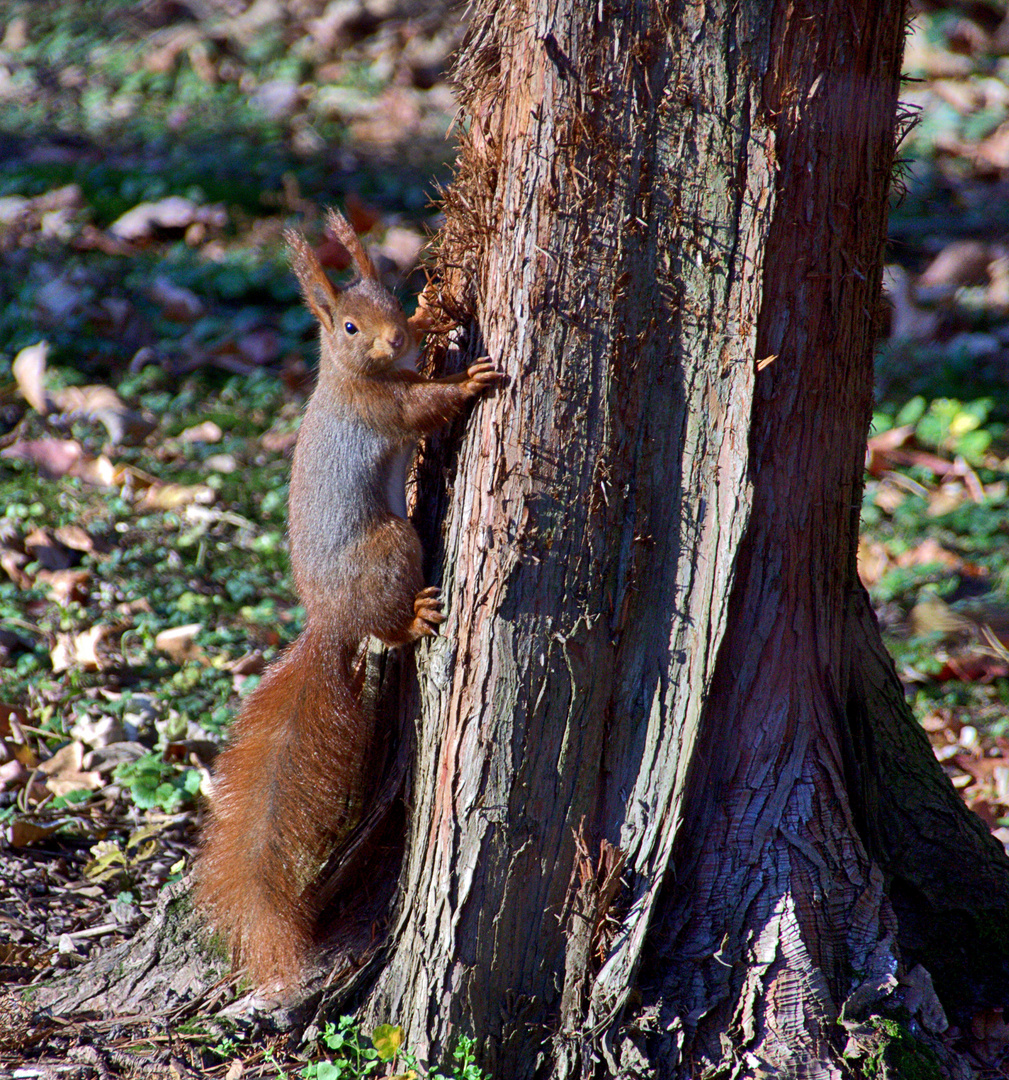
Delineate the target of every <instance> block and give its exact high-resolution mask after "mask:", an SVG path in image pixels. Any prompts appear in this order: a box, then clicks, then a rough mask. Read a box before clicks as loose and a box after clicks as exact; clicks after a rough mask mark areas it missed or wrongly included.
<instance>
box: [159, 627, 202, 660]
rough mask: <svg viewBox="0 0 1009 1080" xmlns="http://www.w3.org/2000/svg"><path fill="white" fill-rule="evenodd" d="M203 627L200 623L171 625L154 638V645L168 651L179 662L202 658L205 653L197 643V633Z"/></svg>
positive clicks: (165, 651)
mask: <svg viewBox="0 0 1009 1080" xmlns="http://www.w3.org/2000/svg"><path fill="white" fill-rule="evenodd" d="M202 629H203V626H202V625H201V624H200V623H189V624H187V625H186V626H173V627H170V628H169V629H168V630H162V631H161V633H160V634H158V636H157V637H156V638H155V639H154V647H155V648H156V649H160V650H161V651H162V652H164V653H167V654H168V655H169V656H170V657H171V658H172V659H173V660H174V661H175V662H176V663H178V664H181V663H183V662H184V661H186V660H202V659H203V658H204V655H205V654H204V652H203V650H202V649H201V648H200V646H199V645H197V644H196V635H197V634H198V633H199V632H200V631H201V630H202Z"/></svg>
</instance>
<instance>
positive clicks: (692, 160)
mask: <svg viewBox="0 0 1009 1080" xmlns="http://www.w3.org/2000/svg"><path fill="white" fill-rule="evenodd" d="M472 18H473V26H472V30H471V33H470V38H469V41H468V45H467V47H466V51H465V54H464V56H463V60H462V63H461V68H460V80H461V88H462V100H463V109H464V115H465V117H466V120H467V123H468V126H467V128H466V134H465V137H464V139H463V149H462V157H461V162H460V169H459V173H458V176H457V179H456V182H455V184H454V185H453V187H452V188H451V189H450V191H449V192H448V193H447V199H446V211H447V222H446V227H445V232H444V239H443V241H442V248H441V264H442V266H441V268H442V274H441V279H440V294H441V295H440V301H441V304H442V306H443V307H444V308H445V309H446V310H447V311H448V312H449V313H450V314H452V315H453V316H455V317H457V318H461V319H462V320H463V321H464V322H465V323H467V325H469V326H470V329H471V331H472V332H471V334H470V340H469V344H468V348H469V350H470V351H471V355H476V354H477V353H478V352H481V351H485V352H487V353H489V354H490V355H491V356H493V357H494V358H495V359H496V361H497V362H498V363H499V364H500V365H501V366H502V367H503V368H504V369H505V370H506V371H507V372H508V374H509V376H510V379H511V382H510V384H509V385H508V387H507V388H506V389H505V390H503V391H501V392H499V393H498V394H497V396H496V398H495V399H494V400H492V401H487V402H484V403H482V404H481V405H479V406H478V408H477V414H476V416H475V417H474V418H473V419H472V420H471V422H470V427H469V429H468V433H467V436H466V439H465V442H464V444H463V448H462V451H461V454H460V457H459V460H458V463H457V474H456V477H455V483H454V490H453V491H452V493H451V497H450V498H449V499H448V517H447V526H446V529H445V532H444V534H443V535H442V536H441V537H439V536H438V535H437V534H435V533H434V530H433V529H432V528H430V527H429V530H428V531H429V534H430V535H429V545H428V546H429V548H430V547H432V546H435V547H437V546H438V544H439V540H440V542H441V543H440V550H439V555H440V559H441V564H442V566H443V574H444V579H443V580H444V586H445V589H446V594H447V595H448V596H449V597H450V606H449V616H450V618H449V622H448V623H447V624H446V626H445V628H444V633H443V636H442V637H441V639H440V640H438V641H437V642H435V643H434V644H433V645H431V646H429V647H428V648H427V649H426V650H425V651H424V652H423V654H419V657H418V667H419V669H420V680H419V681H420V686H419V694H418V709H419V712H420V720H419V730H418V740H417V760H416V764H415V774H414V781H413V787H412V797H411V816H410V822H409V826H408V828H409V833H408V846H407V855H406V861H405V863H404V869H403V876H402V878H401V899H400V903H399V907H398V917H397V920H396V922H395V924H394V927H393V931H392V934H391V939H390V940H391V953H390V956H389V960H388V963H387V964H386V966H385V967H384V969H383V971H382V973H381V975H380V977H379V979H378V981H377V984H376V986H375V988H374V989H373V991H372V994H371V997H370V999H369V1002H368V1006H367V1011H368V1013H369V1014H370V1016H371V1017H372V1018H373V1019H374V1020H376V1021H389V1020H393V1021H395V1022H399V1023H403V1024H404V1025H405V1026H406V1027H407V1029H408V1037H409V1038H410V1039H411V1040H412V1042H413V1044H414V1045H417V1046H419V1047H420V1048H421V1049H422V1051H423V1050H424V1049H425V1045H424V1044H425V1041H427V1040H429V1041H430V1045H429V1046H428V1047H427V1048H426V1049H427V1052H428V1053H429V1054H437V1053H438V1052H440V1051H443V1050H444V1049H445V1048H446V1046H447V1045H449V1044H450V1043H451V1040H452V1036H453V1033H454V1032H456V1031H458V1030H460V1029H463V1030H470V1031H472V1032H473V1033H475V1034H476V1036H477V1037H478V1039H479V1040H480V1042H481V1046H482V1047H483V1048H484V1056H485V1063H486V1065H487V1066H488V1067H489V1068H490V1069H491V1070H492V1071H493V1072H494V1073H495V1075H497V1076H499V1077H509V1078H518V1077H531V1076H570V1075H582V1076H593V1075H608V1074H619V1075H628V1076H630V1075H658V1076H681V1075H694V1074H695V1072H697V1071H700V1069H702V1068H704V1067H721V1068H724V1069H726V1070H728V1071H731V1070H733V1069H735V1070H737V1071H742V1072H744V1073H745V1072H752V1071H754V1070H757V1069H761V1068H762V1069H765V1070H779V1071H781V1072H782V1073H783V1074H785V1075H810V1076H833V1075H839V1072H838V1065H837V1064H836V1062H837V1060H838V1056H839V1053H840V1051H841V1050H842V1049H843V1045H842V1044H840V1043H839V1042H838V1038H839V1036H842V1037H843V1034H844V1031H843V1029H842V1028H841V1027H839V1026H838V1023H837V1021H838V1018H839V1017H841V1018H842V1019H843V1020H845V1022H846V1023H848V1024H849V1026H850V1025H851V1024H853V1023H855V1021H856V1020H857V1019H858V1015H859V1013H860V1012H864V1011H865V1009H866V1007H867V1006H868V1005H870V1004H872V1003H873V1002H878V1000H879V999H881V998H883V997H885V996H886V995H888V994H890V993H891V991H892V990H893V988H894V985H895V981H894V978H893V975H894V973H895V972H897V971H898V970H900V968H899V965H900V954H899V951H898V942H897V931H898V924H897V921H896V919H895V915H894V906H896V908H897V911H898V913H899V914H900V915H901V923H900V931H901V933H902V934H904V933H905V931H906V932H907V933H906V936H907V937H908V944H909V948H910V950H911V954H912V958H914V959H924V960H925V961H926V962H929V961H932V960H934V959H935V958H934V952H933V950H932V948H931V946H934V945H935V936H936V935H935V932H934V930H931V931H930V930H929V929H928V923H929V914H928V913H929V907H930V905H932V910H933V911H934V910H935V907H934V905H936V904H939V905H940V906H942V907H944V908H945V909H947V910H948V911H952V910H957V909H961V910H962V911H963V914H964V918H965V920H966V922H965V923H964V924H963V926H962V927H959V928H958V929H962V930H963V931H964V936H963V943H964V945H965V946H966V945H967V944H968V943H969V944H970V945H971V946H972V947H973V948H974V949H975V950H976V948H977V945H976V943H975V942H974V941H972V940H971V939H970V934H969V930H970V925H968V924H970V920H971V918H974V917H975V916H970V915H968V912H969V911H970V910H971V909H974V910H976V909H977V908H978V907H979V906H980V907H983V908H985V909H986V910H985V911H984V912H982V913H981V916H980V917H982V918H983V917H990V916H994V917H996V918H997V919H998V920H1000V922H999V925H1000V926H1001V927H1003V928H1004V927H1005V926H1006V925H1007V924H1006V914H1007V911H1006V902H1005V900H1004V899H1001V898H1002V897H1004V896H1006V895H1007V885H1009V875H1007V862H1006V860H1005V858H1004V857H1003V856H1002V854H1001V852H1000V850H999V848H998V845H997V844H995V843H994V841H991V839H990V838H989V837H988V836H987V835H986V833H985V832H984V830H983V828H981V827H980V826H979V824H975V823H973V822H972V821H970V820H969V815H968V814H967V812H966V811H965V810H963V808H962V806H960V804H959V803H958V802H956V800H955V795H954V794H953V793H952V790H951V789H950V787H949V784H948V783H947V782H946V780H945V778H944V777H943V776H942V773H941V771H940V770H939V768H938V766H937V765H936V763H935V761H934V759H933V758H932V756H931V753H930V751H929V749H928V746H927V742H926V741H925V740H924V738H923V737H922V736H921V734H920V732H917V733H916V732H915V730H914V727H913V721H912V720H911V719H910V716H909V714H908V712H907V709H906V706H905V705H904V703H903V698H902V696H901V694H900V688H899V684H898V683H897V681H896V678H895V676H894V674H893V670H892V666H891V665H889V662H888V660H887V659H886V657H885V653H883V652H882V650H881V646H880V643H879V635H878V630H877V628H876V626H875V622H874V620H873V618H872V615H871V611H870V610H869V609H868V607H867V602H866V599H865V597H864V594H863V592H862V591H861V587H860V585H859V584H858V581H857V577H856V571H855V550H856V544H857V526H858V511H859V507H860V502H861V490H862V467H863V454H864V446H865V435H866V430H867V425H868V419H869V413H870V404H871V394H872V351H873V343H874V337H875V334H876V329H877V317H876V315H877V309H878V304H879V287H880V274H881V266H882V250H883V239H884V236H885V225H886V202H887V193H888V188H889V181H890V175H891V170H892V167H893V154H894V134H893V133H894V120H895V109H896V95H897V87H898V76H899V61H900V51H901V37H902V30H903V3H902V2H901V0H884V2H877V0H856V2H855V3H849V2H845V3H839V2H828V3H819V4H814V3H812V2H799V3H785V2H783V0H779V2H776V3H773V4H772V3H764V2H762V0H743V2H742V3H737V4H734V5H730V4H727V3H715V4H709V5H704V4H694V3H683V4H669V5H662V4H658V3H644V2H643V3H639V4H635V5H607V4H602V5H584V4H577V3H575V2H574V0H566V2H564V3H558V2H556V0H550V2H547V0H530V3H528V4H527V5H521V6H520V7H516V6H514V5H499V4H492V3H490V2H487V0H484V2H480V3H478V4H477V5H476V9H475V11H474V13H473V15H472ZM433 456H434V467H432V461H431V460H430V459H429V460H428V461H427V462H426V463H425V464H424V466H423V467H422V469H421V472H420V477H421V485H420V486H421V492H422V501H423V500H424V499H425V498H426V499H427V505H428V506H429V507H431V506H436V505H437V502H438V500H437V498H436V496H435V494H434V493H435V491H436V489H437V487H438V485H439V484H440V483H441V482H442V479H443V477H442V473H441V472H440V471H439V468H438V466H439V464H440V463H439V461H438V456H437V453H435V454H434V455H433ZM435 516H437V515H435ZM905 755H906V756H905ZM882 770H887V771H886V772H883V771H882ZM890 770H893V771H892V772H891V771H890ZM897 775H899V776H900V777H901V779H902V780H903V781H906V783H899V784H898V783H896V782H895V779H896V776H897ZM936 821H946V823H947V834H948V833H949V831H950V830H952V832H953V833H954V834H955V835H956V837H957V838H958V840H957V844H958V848H954V847H953V845H951V844H950V843H948V842H947V840H946V839H945V838H944V837H943V836H941V835H940V836H938V837H936V836H934V835H933V836H931V839H930V844H931V848H932V850H931V853H930V855H931V856H932V857H934V859H935V860H936V862H935V863H933V864H932V865H926V864H924V863H923V861H922V859H921V856H920V851H921V849H920V848H919V847H918V846H917V841H918V839H919V838H920V836H921V835H922V834H925V835H928V834H929V830H930V828H932V827H934V823H935V822H936ZM912 830H914V831H913V832H912ZM965 853H969V855H968V858H969V859H970V860H971V861H970V862H969V863H968V864H966V866H965V865H962V864H961V865H960V866H959V867H957V868H956V869H952V864H951V863H950V861H949V860H950V859H960V858H963V857H964V855H965ZM940 864H942V865H945V866H947V868H948V869H947V870H946V871H943V870H941V868H940ZM975 872H976V873H975ZM972 874H973V876H971V875H972ZM953 876H958V877H959V884H958V885H957V888H956V891H955V896H954V897H952V898H949V896H948V894H947V893H946V892H945V889H944V882H945V881H946V879H947V878H949V877H953ZM888 887H889V888H890V889H891V890H892V891H893V893H894V903H893V904H891V902H890V899H889V898H888V896H887V889H888ZM944 898H945V899H944ZM979 901H983V903H980V905H979ZM939 917H940V918H941V917H942V916H939ZM1005 957H1006V951H1005V949H1004V948H1002V949H993V950H992V952H991V954H990V955H989V957H988V959H987V961H985V962H984V963H981V964H979V963H978V962H977V960H976V957H975V958H974V959H971V958H969V957H961V959H962V960H963V964H962V966H961V968H960V970H959V974H957V973H954V972H953V971H952V969H951V970H950V972H949V973H948V974H949V975H950V978H951V981H950V982H949V983H948V984H946V986H945V988H946V989H947V990H949V989H950V988H951V987H955V989H956V991H957V992H963V991H964V990H965V989H966V990H968V991H969V992H970V993H971V994H972V995H973V996H972V998H971V1000H970V1001H969V1002H967V1001H965V1004H973V1003H974V1002H977V1001H982V1000H992V994H998V993H1000V992H1001V991H999V990H998V988H997V979H998V978H999V977H1000V976H1001V975H1002V973H1004V971H1005ZM985 964H986V966H985ZM986 978H987V979H988V980H989V981H988V982H987V983H985V982H984V979H986ZM957 979H959V982H958V981H957ZM940 989H941V990H942V989H943V987H942V986H941V987H940ZM938 1016H939V1019H938V1020H936V1019H935V1014H934V1011H933V1019H932V1026H933V1027H938V1026H941V1010H939V1013H938Z"/></svg>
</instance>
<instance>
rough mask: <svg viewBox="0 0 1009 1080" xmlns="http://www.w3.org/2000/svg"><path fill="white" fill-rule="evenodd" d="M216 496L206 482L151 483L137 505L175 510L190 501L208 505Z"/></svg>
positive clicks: (143, 507)
mask: <svg viewBox="0 0 1009 1080" xmlns="http://www.w3.org/2000/svg"><path fill="white" fill-rule="evenodd" d="M216 498H217V493H216V492H215V491H214V489H213V488H212V487H208V486H207V485H206V484H153V485H152V486H151V487H149V488H148V489H147V490H146V491H145V492H144V494H143V498H141V500H140V504H139V505H140V507H141V508H142V509H145V510H176V509H178V508H179V507H180V506H187V505H189V504H190V503H199V504H200V505H202V506H209V505H210V504H211V503H212V502H213V501H214V500H215V499H216Z"/></svg>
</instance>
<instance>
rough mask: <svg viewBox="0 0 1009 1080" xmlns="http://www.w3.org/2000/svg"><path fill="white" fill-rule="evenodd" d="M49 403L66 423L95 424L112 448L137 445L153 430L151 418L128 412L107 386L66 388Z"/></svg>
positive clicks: (155, 424)
mask: <svg viewBox="0 0 1009 1080" xmlns="http://www.w3.org/2000/svg"><path fill="white" fill-rule="evenodd" d="M52 399H53V401H54V402H55V404H56V405H57V406H58V407H59V409H60V411H61V412H62V413H64V414H65V415H66V416H67V418H68V419H73V418H74V417H78V416H80V417H84V418H85V419H88V420H97V421H98V422H99V423H100V424H102V425H103V426H104V428H105V430H106V431H107V432H108V434H109V439H110V441H111V442H113V443H116V444H118V443H122V442H126V441H130V442H140V441H141V440H143V439H145V438H146V437H147V436H148V435H149V434H150V433H151V432H152V431H153V430H154V429H155V428H156V427H157V421H156V420H155V419H154V418H153V417H151V416H145V415H144V414H143V413H139V412H136V411H135V410H133V409H131V408H130V407H129V406H128V405H127V404H126V402H125V401H123V399H122V398H121V397H120V396H119V395H118V394H117V393H116V392H115V390H113V389H112V387H110V386H103V385H94V386H70V387H67V388H66V389H65V390H59V391H57V392H56V393H54V394H53V395H52Z"/></svg>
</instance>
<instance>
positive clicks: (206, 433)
mask: <svg viewBox="0 0 1009 1080" xmlns="http://www.w3.org/2000/svg"><path fill="white" fill-rule="evenodd" d="M223 437H224V433H223V432H222V431H221V429H220V427H219V426H218V425H217V424H215V423H214V421H213V420H204V421H203V423H202V424H196V425H195V426H194V427H190V428H186V430H185V431H181V432H179V441H180V442H184V443H217V442H220V441H221V439H222V438H223Z"/></svg>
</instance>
